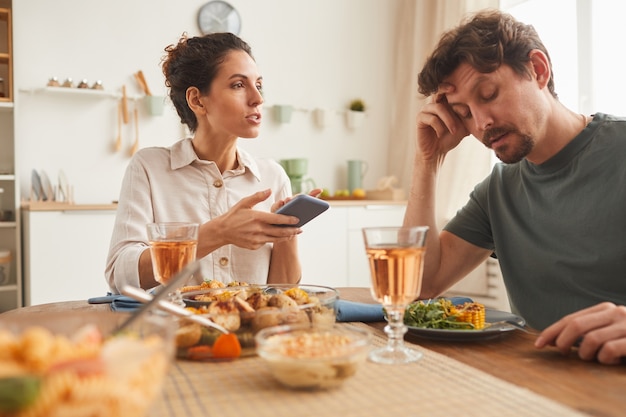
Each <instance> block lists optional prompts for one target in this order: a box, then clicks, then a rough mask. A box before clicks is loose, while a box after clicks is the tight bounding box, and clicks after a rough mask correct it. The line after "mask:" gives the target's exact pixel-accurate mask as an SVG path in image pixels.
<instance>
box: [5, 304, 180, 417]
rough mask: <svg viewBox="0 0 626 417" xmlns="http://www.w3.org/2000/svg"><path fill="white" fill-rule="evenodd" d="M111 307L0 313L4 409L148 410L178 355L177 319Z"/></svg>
mask: <svg viewBox="0 0 626 417" xmlns="http://www.w3.org/2000/svg"><path fill="white" fill-rule="evenodd" d="M128 317H129V315H128V314H124V313H115V312H108V311H80V312H75V311H65V312H46V313H29V314H24V315H12V316H11V317H10V318H7V319H4V320H3V319H2V318H1V317H0V415H7V414H8V415H14V413H15V414H19V415H23V414H24V415H29V416H30V415H32V416H50V415H76V413H77V412H78V414H80V415H101V416H111V417H113V416H145V415H146V414H148V412H149V411H150V408H151V407H152V405H153V403H154V402H155V399H156V398H157V396H158V395H159V394H160V393H161V390H162V388H163V383H164V381H165V376H166V374H167V371H168V370H169V366H170V365H171V363H172V360H173V358H174V331H175V330H176V324H175V321H174V320H172V319H171V318H169V317H165V316H158V315H153V314H150V315H147V316H146V317H145V318H142V319H141V320H138V321H137V322H136V323H135V324H133V325H131V326H130V327H129V328H128V329H126V330H124V332H122V333H120V334H115V335H111V332H112V331H113V330H114V329H115V328H116V327H117V326H118V325H119V324H120V323H122V322H123V321H124V320H126V319H127V318H128Z"/></svg>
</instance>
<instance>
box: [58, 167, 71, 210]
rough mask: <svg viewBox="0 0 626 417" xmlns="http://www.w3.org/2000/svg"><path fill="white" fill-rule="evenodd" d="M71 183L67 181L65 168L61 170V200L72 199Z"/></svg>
mask: <svg viewBox="0 0 626 417" xmlns="http://www.w3.org/2000/svg"><path fill="white" fill-rule="evenodd" d="M69 193H70V190H69V184H68V183H67V177H66V176H65V172H63V170H59V198H60V200H61V201H67V202H69V201H70V196H69Z"/></svg>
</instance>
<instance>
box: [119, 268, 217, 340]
mask: <svg viewBox="0 0 626 417" xmlns="http://www.w3.org/2000/svg"><path fill="white" fill-rule="evenodd" d="M198 273H200V262H199V261H194V262H191V263H189V264H187V265H186V266H185V267H184V268H183V269H181V270H180V272H178V273H177V274H176V275H174V276H173V277H172V279H170V281H169V282H168V283H167V284H166V285H165V286H164V287H163V288H161V291H158V292H157V293H156V294H155V295H154V296H150V294H146V295H147V296H148V297H151V299H150V300H148V301H143V302H145V304H143V305H142V306H141V307H139V310H137V311H136V312H134V313H133V314H132V315H131V316H130V317H129V318H128V319H127V320H125V321H124V322H123V323H122V324H120V325H119V326H118V327H117V329H115V330H114V331H113V333H114V334H115V333H119V332H121V331H122V330H124V329H125V328H127V327H128V326H130V325H131V324H132V323H134V322H136V321H137V320H139V318H141V317H142V316H143V315H144V314H146V313H147V312H148V311H150V310H152V309H153V308H154V307H159V308H162V304H161V301H163V302H164V303H163V304H165V305H167V304H172V303H169V302H167V301H165V300H164V298H165V297H167V296H168V294H170V293H171V292H173V291H174V290H175V289H176V288H179V287H180V286H181V285H182V284H183V283H184V282H186V281H187V280H189V279H190V278H191V277H192V276H193V275H194V274H198ZM128 288H134V287H130V286H127V285H126V286H124V288H123V290H124V289H126V290H128ZM131 291H132V290H131ZM141 291H142V290H138V291H137V293H141ZM142 298H143V299H144V300H147V297H142ZM140 301H142V300H140ZM172 305H173V306H174V307H176V308H174V310H176V311H177V312H179V311H178V309H180V310H182V312H180V313H181V314H183V315H184V316H185V318H188V319H190V320H195V321H197V319H198V318H199V319H201V320H202V319H203V318H204V317H201V316H197V317H196V319H193V318H192V317H193V316H196V315H195V314H193V313H191V312H190V311H187V310H185V309H184V308H181V307H179V306H177V305H176V304H172ZM166 308H168V307H166ZM187 313H188V314H189V315H187ZM204 319H206V318H204ZM206 321H207V323H204V324H205V325H208V326H209V327H213V328H215V329H217V330H219V331H221V332H223V333H228V330H226V329H224V328H223V327H222V326H219V325H217V324H215V323H213V322H212V321H210V320H208V319H206ZM208 323H211V324H208Z"/></svg>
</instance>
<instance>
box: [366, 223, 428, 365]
mask: <svg viewBox="0 0 626 417" xmlns="http://www.w3.org/2000/svg"><path fill="white" fill-rule="evenodd" d="M427 232H428V227H427V226H417V227H366V228H364V229H363V239H364V241H365V250H366V252H367V258H368V261H369V266H370V272H371V274H370V275H371V279H372V286H371V290H372V297H374V299H375V300H376V301H378V302H380V303H381V304H382V305H383V307H384V308H385V311H386V316H387V322H388V324H387V326H385V333H387V345H386V346H385V347H383V348H379V349H375V350H373V351H372V352H370V355H369V359H370V360H371V361H373V362H377V363H385V364H402V363H409V362H414V361H417V360H419V359H420V358H421V357H422V354H421V353H420V352H418V351H417V350H414V349H411V348H409V347H407V346H406V345H405V344H404V334H405V333H406V332H407V327H406V325H405V324H404V311H405V309H406V307H407V306H408V305H409V304H410V303H411V302H412V301H414V300H415V299H416V298H417V297H418V296H419V294H420V291H421V287H422V273H423V270H424V255H425V253H426V246H425V244H426V233H427Z"/></svg>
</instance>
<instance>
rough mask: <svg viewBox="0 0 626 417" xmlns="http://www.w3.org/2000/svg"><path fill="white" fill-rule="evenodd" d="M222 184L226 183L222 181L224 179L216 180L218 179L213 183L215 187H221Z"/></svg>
mask: <svg viewBox="0 0 626 417" xmlns="http://www.w3.org/2000/svg"><path fill="white" fill-rule="evenodd" d="M222 185H224V183H223V182H222V180H216V181H215V182H214V183H213V187H215V188H220V187H221V186H222Z"/></svg>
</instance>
